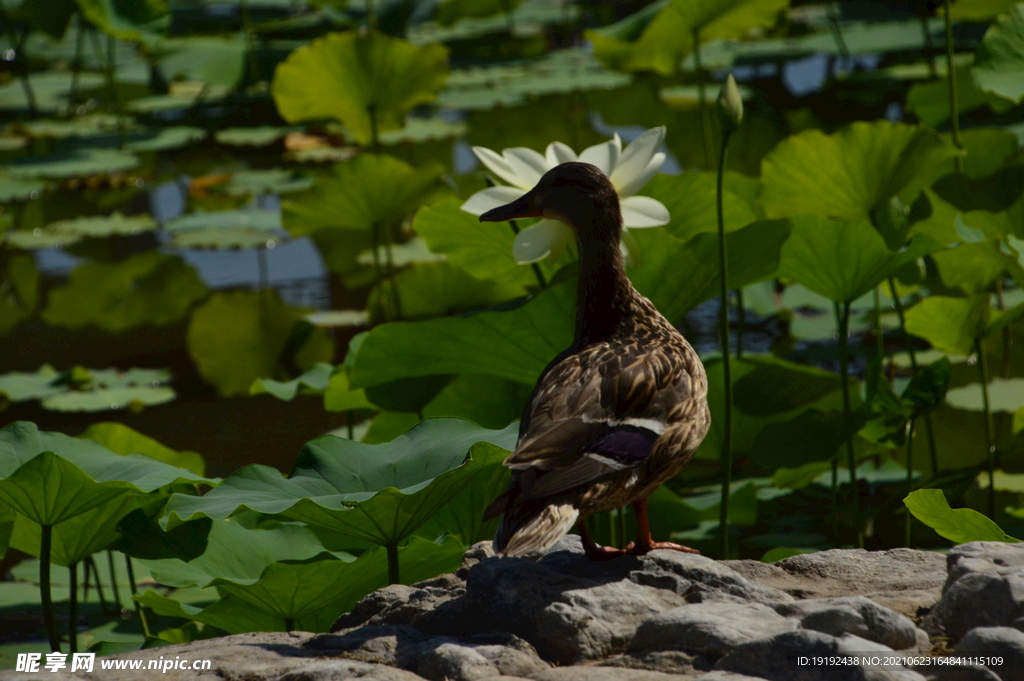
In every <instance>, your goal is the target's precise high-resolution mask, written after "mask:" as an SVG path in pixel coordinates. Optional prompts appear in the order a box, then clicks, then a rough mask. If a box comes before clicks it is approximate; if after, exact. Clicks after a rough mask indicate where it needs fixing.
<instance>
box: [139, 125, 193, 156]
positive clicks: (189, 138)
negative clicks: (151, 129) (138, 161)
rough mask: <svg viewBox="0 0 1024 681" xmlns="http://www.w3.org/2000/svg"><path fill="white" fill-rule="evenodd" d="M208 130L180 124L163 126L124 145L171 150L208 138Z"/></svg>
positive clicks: (152, 149) (141, 149)
mask: <svg viewBox="0 0 1024 681" xmlns="http://www.w3.org/2000/svg"><path fill="white" fill-rule="evenodd" d="M206 135H207V133H206V130H203V129H202V128H193V127H190V126H187V125H180V126H176V127H171V128H162V129H160V130H158V131H157V132H156V133H155V134H153V135H150V136H148V137H146V138H143V139H132V140H131V141H129V142H128V143H126V144H125V145H124V148H125V149H127V150H129V151H140V152H141V151H169V150H171V149H179V148H181V147H185V146H188V145H190V144H195V143H196V142H200V141H202V140H204V139H206Z"/></svg>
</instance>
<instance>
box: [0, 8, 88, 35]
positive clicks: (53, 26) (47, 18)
mask: <svg viewBox="0 0 1024 681" xmlns="http://www.w3.org/2000/svg"><path fill="white" fill-rule="evenodd" d="M77 9H78V7H77V5H76V4H75V0H39V1H38V2H26V3H22V4H21V6H20V7H18V8H17V9H16V10H15V11H14V13H13V14H14V16H15V17H17V18H19V19H20V18H25V19H27V20H28V23H29V24H31V25H32V27H33V28H35V29H37V30H40V31H42V32H44V33H46V34H47V35H49V36H50V37H51V38H55V39H60V38H63V37H64V32H65V31H67V28H68V24H69V23H70V22H71V17H72V16H73V15H74V14H75V12H76V11H77ZM5 11H6V10H5Z"/></svg>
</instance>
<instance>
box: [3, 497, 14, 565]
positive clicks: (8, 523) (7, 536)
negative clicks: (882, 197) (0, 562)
mask: <svg viewBox="0 0 1024 681" xmlns="http://www.w3.org/2000/svg"><path fill="white" fill-rule="evenodd" d="M17 516H18V514H17V513H15V512H14V509H13V508H11V507H10V506H8V505H7V504H0V558H3V557H4V555H5V554H6V553H7V549H8V547H10V540H11V532H12V531H13V530H14V522H15V519H16V518H17Z"/></svg>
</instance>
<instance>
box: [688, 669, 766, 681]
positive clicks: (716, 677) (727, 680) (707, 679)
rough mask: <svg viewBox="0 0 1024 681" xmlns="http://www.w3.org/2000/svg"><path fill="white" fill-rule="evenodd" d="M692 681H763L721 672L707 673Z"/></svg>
mask: <svg viewBox="0 0 1024 681" xmlns="http://www.w3.org/2000/svg"><path fill="white" fill-rule="evenodd" d="M693 681H763V679H761V677H760V676H747V675H746V674H733V673H732V672H723V671H721V670H718V671H713V672H708V673H707V674H701V675H700V676H698V677H695V678H694V679H693Z"/></svg>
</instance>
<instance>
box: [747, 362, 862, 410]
mask: <svg viewBox="0 0 1024 681" xmlns="http://www.w3.org/2000/svg"><path fill="white" fill-rule="evenodd" d="M746 361H747V363H748V364H753V365H754V368H753V369H752V370H751V371H750V373H748V374H746V375H744V376H743V377H742V378H740V379H739V380H737V381H736V385H735V391H736V392H735V396H734V397H733V403H734V404H735V406H736V407H737V408H738V409H741V410H742V411H744V412H746V413H747V414H751V415H753V416H769V415H771V414H777V413H780V412H785V411H791V410H793V409H797V408H799V407H805V406H807V405H809V404H812V403H814V402H817V401H818V400H820V399H821V398H823V397H825V396H826V395H830V394H832V393H833V392H835V391H837V390H839V389H840V387H841V385H842V381H841V380H840V378H839V375H838V374H835V373H832V372H831V371H824V370H822V369H817V368H815V367H811V366H807V365H804V364H796V363H794V362H787V361H785V360H782V359H777V358H774V357H750V358H748V359H747V360H746Z"/></svg>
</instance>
